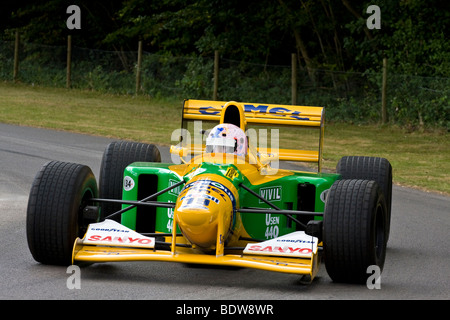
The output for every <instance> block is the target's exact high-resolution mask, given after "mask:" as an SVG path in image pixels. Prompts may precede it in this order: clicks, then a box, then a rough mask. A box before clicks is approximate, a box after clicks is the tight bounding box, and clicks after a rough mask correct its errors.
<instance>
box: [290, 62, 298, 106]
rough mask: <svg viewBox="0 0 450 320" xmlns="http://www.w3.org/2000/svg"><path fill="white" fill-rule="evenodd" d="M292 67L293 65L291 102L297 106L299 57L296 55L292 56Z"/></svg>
mask: <svg viewBox="0 0 450 320" xmlns="http://www.w3.org/2000/svg"><path fill="white" fill-rule="evenodd" d="M291 65H292V74H291V86H292V88H291V93H292V97H291V99H292V100H291V101H292V105H296V104H297V55H296V54H295V53H293V54H291Z"/></svg>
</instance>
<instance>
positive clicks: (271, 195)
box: [259, 186, 281, 203]
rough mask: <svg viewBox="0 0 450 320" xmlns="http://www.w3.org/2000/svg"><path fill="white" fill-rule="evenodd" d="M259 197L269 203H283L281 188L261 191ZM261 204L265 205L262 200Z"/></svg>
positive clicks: (275, 187) (269, 188) (262, 189)
mask: <svg viewBox="0 0 450 320" xmlns="http://www.w3.org/2000/svg"><path fill="white" fill-rule="evenodd" d="M259 195H260V196H261V197H263V198H264V199H266V200H268V201H281V186H274V187H266V188H261V189H259ZM259 203H264V201H262V200H261V199H260V200H259Z"/></svg>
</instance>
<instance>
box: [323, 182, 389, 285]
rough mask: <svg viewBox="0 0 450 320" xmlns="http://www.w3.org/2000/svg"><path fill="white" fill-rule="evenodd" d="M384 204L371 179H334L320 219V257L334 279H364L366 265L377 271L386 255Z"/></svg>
mask: <svg viewBox="0 0 450 320" xmlns="http://www.w3.org/2000/svg"><path fill="white" fill-rule="evenodd" d="M386 214H387V207H386V201H385V199H384V195H383V192H382V191H381V189H380V187H379V186H378V184H377V183H376V182H375V181H369V180H338V181H336V182H335V183H334V184H333V185H332V187H331V188H330V191H329V193H328V196H327V200H326V203H325V212H324V220H323V246H324V260H325V266H326V269H327V273H328V275H329V276H330V277H331V279H333V281H336V282H348V283H365V282H366V281H367V277H368V274H367V268H368V267H369V266H372V265H376V266H378V267H379V268H380V272H381V270H382V269H383V266H384V260H385V257H386V230H385V229H386Z"/></svg>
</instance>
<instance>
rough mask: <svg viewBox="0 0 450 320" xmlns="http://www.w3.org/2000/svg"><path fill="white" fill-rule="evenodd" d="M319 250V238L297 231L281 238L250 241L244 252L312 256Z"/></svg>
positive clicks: (301, 256)
mask: <svg viewBox="0 0 450 320" xmlns="http://www.w3.org/2000/svg"><path fill="white" fill-rule="evenodd" d="M316 252H317V238H315V237H311V236H309V235H307V234H306V233H305V232H303V231H296V232H292V233H289V234H287V235H284V236H281V237H279V238H275V239H271V240H267V241H263V242H260V243H249V244H247V246H246V247H245V249H244V254H258V255H272V256H288V257H299V258H311V256H312V254H314V253H316Z"/></svg>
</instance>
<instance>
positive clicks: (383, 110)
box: [381, 58, 388, 124]
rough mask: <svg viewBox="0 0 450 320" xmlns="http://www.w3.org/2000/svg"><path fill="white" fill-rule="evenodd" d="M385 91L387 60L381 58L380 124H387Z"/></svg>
mask: <svg viewBox="0 0 450 320" xmlns="http://www.w3.org/2000/svg"><path fill="white" fill-rule="evenodd" d="M386 90H387V59H386V58H383V81H382V84H381V123H382V124H386V123H387V122H388V114H387V107H386Z"/></svg>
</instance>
